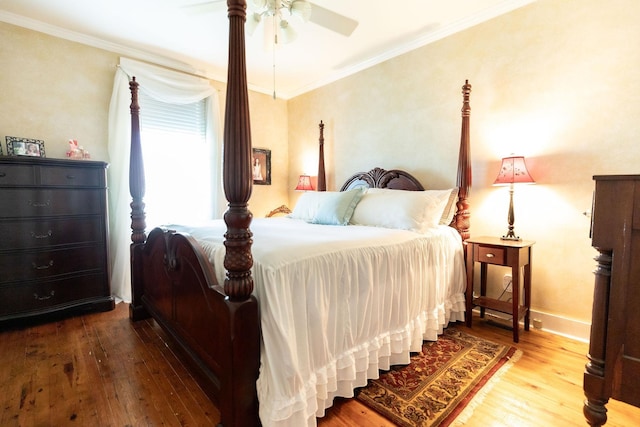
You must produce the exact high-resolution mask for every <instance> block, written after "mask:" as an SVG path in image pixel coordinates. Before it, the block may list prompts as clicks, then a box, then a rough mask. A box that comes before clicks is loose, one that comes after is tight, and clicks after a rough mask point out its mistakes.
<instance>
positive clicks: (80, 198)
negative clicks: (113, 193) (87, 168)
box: [0, 188, 106, 218]
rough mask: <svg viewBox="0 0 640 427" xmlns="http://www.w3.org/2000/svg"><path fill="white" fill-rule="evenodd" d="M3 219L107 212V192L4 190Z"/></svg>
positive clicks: (1, 194) (0, 196) (0, 195)
mask: <svg viewBox="0 0 640 427" xmlns="http://www.w3.org/2000/svg"><path fill="white" fill-rule="evenodd" d="M0 200H2V209H0V218H24V217H40V216H52V215H88V214H100V213H103V212H104V211H105V205H106V201H105V192H104V190H76V189H73V190H71V189H69V190H55V189H35V188H33V189H31V188H21V189H18V188H1V189H0Z"/></svg>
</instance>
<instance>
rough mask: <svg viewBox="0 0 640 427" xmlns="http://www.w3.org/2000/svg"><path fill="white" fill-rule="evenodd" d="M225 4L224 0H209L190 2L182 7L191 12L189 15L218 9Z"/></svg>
mask: <svg viewBox="0 0 640 427" xmlns="http://www.w3.org/2000/svg"><path fill="white" fill-rule="evenodd" d="M226 6H227V2H226V0H209V1H203V2H198V3H191V4H186V5H184V6H182V9H183V10H184V11H185V12H187V13H189V14H191V15H199V14H201V13H209V12H214V11H218V10H222V8H223V7H226Z"/></svg>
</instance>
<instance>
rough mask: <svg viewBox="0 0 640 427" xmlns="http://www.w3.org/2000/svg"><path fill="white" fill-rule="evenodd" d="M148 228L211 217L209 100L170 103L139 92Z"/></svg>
mask: <svg viewBox="0 0 640 427" xmlns="http://www.w3.org/2000/svg"><path fill="white" fill-rule="evenodd" d="M139 102H140V137H141V143H142V155H143V158H144V167H145V176H146V193H145V197H144V201H145V204H146V208H145V210H146V213H147V225H148V229H151V228H152V227H154V226H157V225H161V224H170V223H185V222H194V221H200V220H205V219H210V218H212V217H213V213H212V212H213V209H212V206H213V201H212V191H211V181H212V180H211V173H212V172H213V171H215V170H216V169H217V168H215V167H213V165H212V158H213V156H212V147H211V146H210V144H208V143H207V137H206V136H207V108H206V99H203V100H201V101H198V102H194V103H191V104H168V103H165V102H162V101H158V100H156V99H154V98H151V97H150V96H148V95H145V94H144V92H142V91H141V92H140V98H139Z"/></svg>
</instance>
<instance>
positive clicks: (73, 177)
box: [67, 174, 76, 179]
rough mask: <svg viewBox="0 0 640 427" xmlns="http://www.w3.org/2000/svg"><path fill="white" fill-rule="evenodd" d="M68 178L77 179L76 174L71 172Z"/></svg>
mask: <svg viewBox="0 0 640 427" xmlns="http://www.w3.org/2000/svg"><path fill="white" fill-rule="evenodd" d="M67 179H76V176H75V175H71V174H69V175H67Z"/></svg>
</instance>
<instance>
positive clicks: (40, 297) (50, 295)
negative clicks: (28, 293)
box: [33, 291, 56, 301]
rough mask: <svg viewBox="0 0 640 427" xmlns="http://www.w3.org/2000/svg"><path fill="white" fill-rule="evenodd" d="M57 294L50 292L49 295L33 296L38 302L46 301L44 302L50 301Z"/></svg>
mask: <svg viewBox="0 0 640 427" xmlns="http://www.w3.org/2000/svg"><path fill="white" fill-rule="evenodd" d="M55 294H56V291H51V292H49V295H42V296H41V295H38V294H33V296H34V297H35V298H36V299H37V300H38V301H44V300H48V299H50V298H51V297H52V296H54V295H55Z"/></svg>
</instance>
